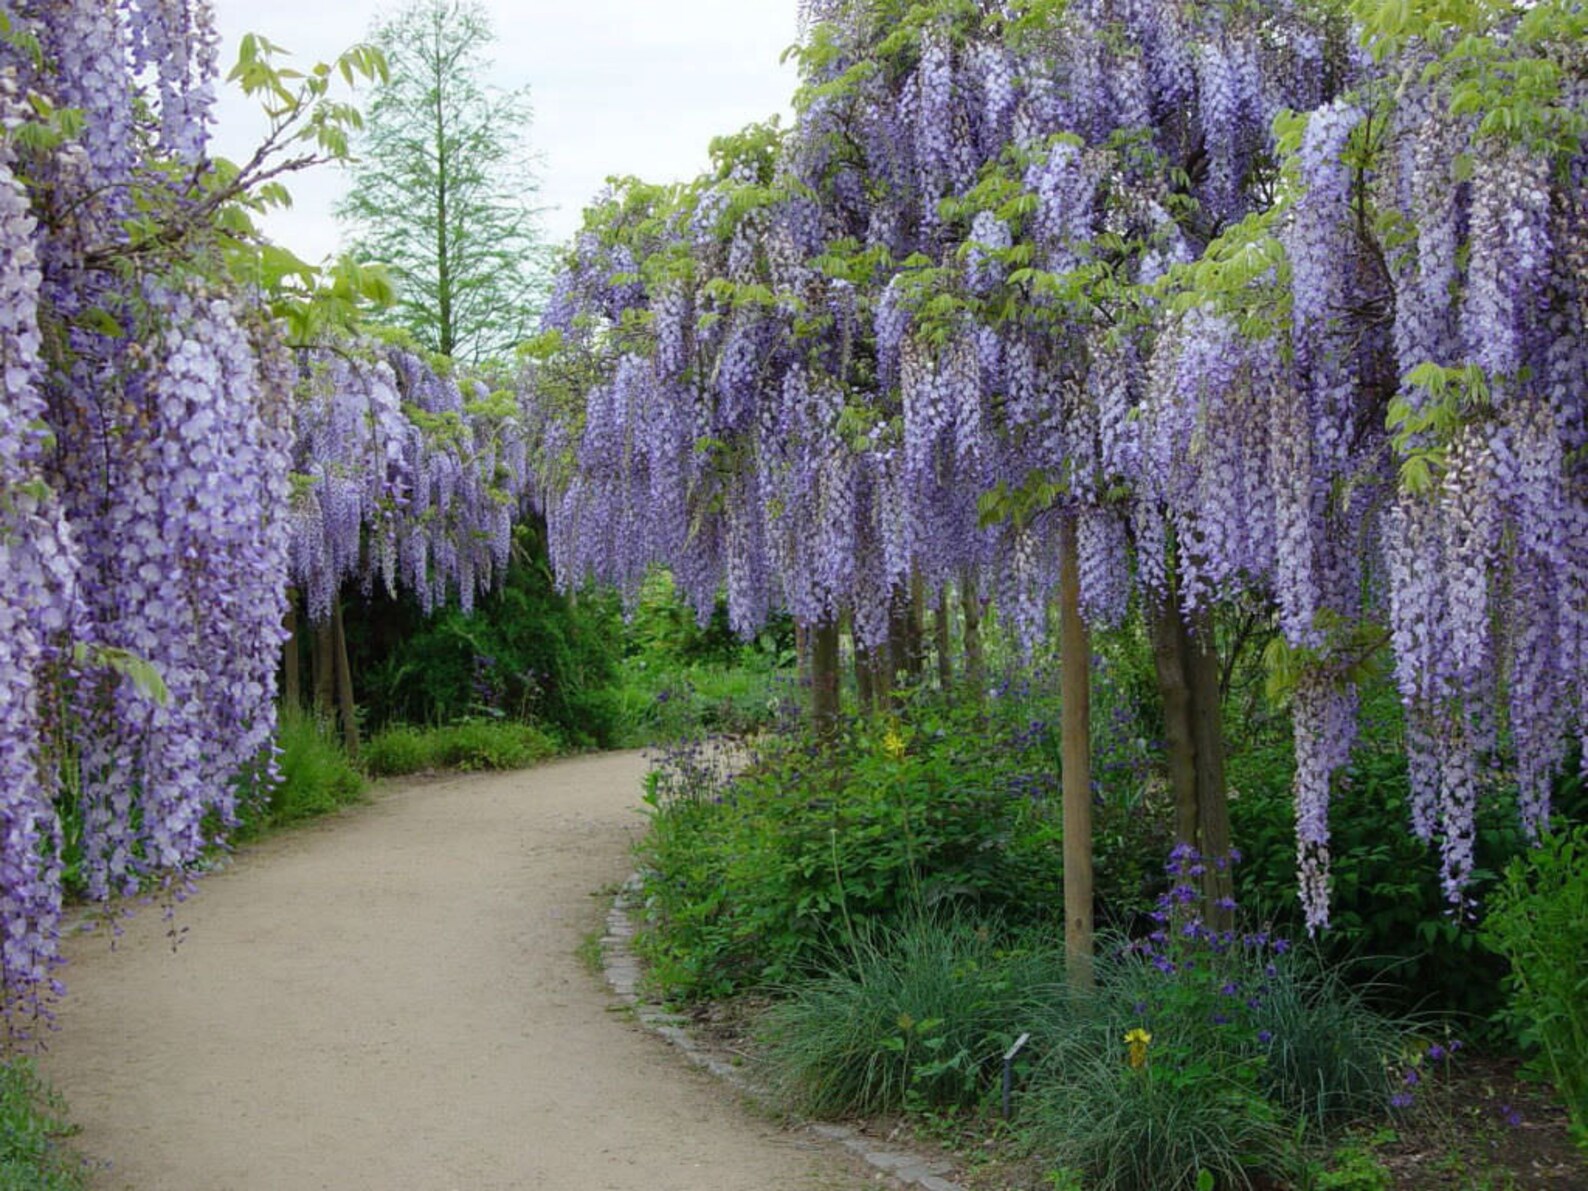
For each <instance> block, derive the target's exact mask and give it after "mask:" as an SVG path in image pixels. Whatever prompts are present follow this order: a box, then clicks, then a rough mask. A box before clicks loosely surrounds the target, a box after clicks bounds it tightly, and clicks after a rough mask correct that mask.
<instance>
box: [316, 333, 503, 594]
mask: <svg viewBox="0 0 1588 1191" xmlns="http://www.w3.org/2000/svg"><path fill="white" fill-rule="evenodd" d="M293 416H294V423H295V431H296V435H295V437H296V443H297V446H296V450H295V453H294V458H293V463H292V469H291V470H292V480H293V487H294V492H293V497H292V502H291V509H292V514H291V521H292V535H291V546H290V551H291V570H290V576H291V582H292V584H293V585H294V586H295V587H297V588H298V589H299V590H301V591H302V592H303V594H304V598H305V600H306V602H307V606H308V612H309V616H310V619H311V620H315V621H323V620H325V619H326V618H327V617H329V616H330V614H331V610H332V607H333V604H334V602H335V600H336V597H337V593H338V592H339V591H340V590H341V588H342V585H343V584H344V583H347V582H350V581H358V582H359V583H361V584H362V585H363V586H364V588H365V590H368V589H369V588H370V586H371V585H373V583H374V582H375V581H376V580H377V579H379V580H380V581H381V582H382V583H383V584H384V586H385V587H386V589H387V590H388V591H390V592H392V593H395V592H396V591H397V590H398V588H399V586H401V587H402V588H404V589H406V590H408V591H411V592H413V593H414V594H415V595H416V596H417V597H418V599H419V602H420V605H421V607H422V608H423V609H424V611H425V612H426V613H429V612H431V611H432V610H434V609H435V608H437V607H439V606H441V605H442V604H444V603H446V601H447V600H448V599H449V598H451V597H452V596H454V595H455V596H456V598H457V600H458V602H459V604H460V605H461V606H462V607H463V608H464V609H465V610H466V611H467V610H468V609H470V608H472V607H473V603H474V597H475V595H476V593H477V592H480V591H484V590H488V589H489V588H490V587H491V586H492V584H493V583H494V582H496V580H497V579H498V578H499V577H500V576H501V575H502V574H503V573H504V572H505V570H506V567H507V564H508V560H509V555H510V552H511V548H512V527H513V523H514V522H515V521H516V520H517V518H518V514H519V511H520V509H521V508H522V507H523V504H524V502H525V500H526V498H527V496H528V492H529V487H530V472H529V443H528V439H527V437H526V434H525V430H524V427H523V419H522V417H521V416H520V411H519V408H518V403H517V401H516V399H512V400H508V401H505V402H504V401H502V400H499V399H492V398H491V397H490V396H489V394H488V393H487V392H486V391H485V389H484V386H483V384H481V382H478V381H475V380H470V379H465V380H464V381H463V382H462V383H461V384H460V382H459V381H458V380H456V379H454V378H452V377H449V376H443V375H441V374H440V373H438V372H437V371H436V369H435V368H434V367H432V366H431V365H430V364H429V363H427V362H426V361H424V360H423V359H421V358H420V357H419V356H417V355H415V354H414V353H413V352H411V351H408V350H406V349H402V348H394V347H393V348H386V347H380V346H377V345H373V344H343V345H338V346H336V347H334V348H332V347H324V348H315V349H312V350H307V351H304V352H302V353H300V358H299V364H298V384H297V387H296V397H295V401H294V404H293Z"/></svg>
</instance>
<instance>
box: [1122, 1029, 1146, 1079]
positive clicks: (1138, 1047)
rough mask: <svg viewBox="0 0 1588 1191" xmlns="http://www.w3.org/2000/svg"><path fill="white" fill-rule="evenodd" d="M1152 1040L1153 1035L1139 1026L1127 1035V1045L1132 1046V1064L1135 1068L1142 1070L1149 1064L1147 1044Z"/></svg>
mask: <svg viewBox="0 0 1588 1191" xmlns="http://www.w3.org/2000/svg"><path fill="white" fill-rule="evenodd" d="M1151 1042H1152V1035H1151V1034H1149V1033H1147V1031H1146V1030H1144V1029H1142V1028H1141V1027H1140V1026H1137V1027H1136V1028H1135V1029H1134V1030H1131V1031H1130V1032H1129V1033H1127V1034H1126V1035H1125V1045H1126V1046H1128V1047H1130V1065H1131V1067H1132V1068H1133V1069H1134V1070H1137V1071H1140V1070H1141V1069H1142V1068H1143V1067H1145V1066H1146V1065H1147V1046H1148V1044H1149V1043H1151Z"/></svg>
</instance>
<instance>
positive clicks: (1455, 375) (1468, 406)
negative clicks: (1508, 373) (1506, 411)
mask: <svg viewBox="0 0 1588 1191" xmlns="http://www.w3.org/2000/svg"><path fill="white" fill-rule="evenodd" d="M1406 385H1407V387H1408V388H1410V389H1412V390H1414V391H1416V392H1418V393H1420V394H1421V395H1422V399H1421V400H1419V401H1413V400H1412V399H1411V398H1410V397H1405V396H1402V397H1397V398H1396V399H1395V400H1394V401H1392V402H1390V407H1389V417H1388V419H1387V424H1388V428H1389V430H1390V433H1391V434H1392V435H1393V441H1394V444H1395V449H1396V451H1397V453H1399V455H1400V456H1401V459H1402V463H1401V485H1402V487H1404V488H1405V489H1406V491H1408V492H1411V493H1414V494H1417V495H1423V494H1426V493H1428V492H1431V491H1432V490H1433V487H1434V485H1435V483H1436V482H1437V480H1438V478H1439V476H1440V475H1441V474H1443V472H1444V468H1445V462H1446V458H1447V455H1448V452H1449V447H1450V444H1451V442H1452V441H1453V440H1454V439H1455V436H1456V433H1457V432H1458V431H1459V430H1460V429H1461V427H1462V426H1464V425H1465V424H1466V423H1467V422H1468V421H1470V420H1471V419H1473V418H1475V417H1477V416H1480V415H1482V414H1484V413H1485V412H1487V411H1488V410H1489V408H1490V390H1489V378H1488V376H1487V375H1486V374H1485V373H1484V371H1483V369H1482V368H1480V367H1478V365H1476V364H1466V365H1463V366H1462V367H1459V368H1446V367H1442V366H1440V365H1438V364H1433V363H1426V364H1420V365H1418V366H1417V367H1416V368H1414V369H1412V370H1411V372H1409V373H1407V375H1406Z"/></svg>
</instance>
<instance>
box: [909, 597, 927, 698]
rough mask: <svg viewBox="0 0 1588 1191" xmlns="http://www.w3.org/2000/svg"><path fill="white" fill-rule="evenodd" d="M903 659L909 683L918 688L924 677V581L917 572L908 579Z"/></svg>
mask: <svg viewBox="0 0 1588 1191" xmlns="http://www.w3.org/2000/svg"><path fill="white" fill-rule="evenodd" d="M905 625H906V628H905V637H904V644H905V658H906V661H907V663H908V665H909V670H910V682H911V684H912V685H914V686H920V685H921V681H922V679H924V678H925V677H926V581H925V580H924V579H922V578H921V572H920V571H917V572H916V573H915V574H914V575H913V576H912V577H911V579H910V609H909V619H908V620H907V621H906V622H905Z"/></svg>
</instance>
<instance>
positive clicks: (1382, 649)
mask: <svg viewBox="0 0 1588 1191" xmlns="http://www.w3.org/2000/svg"><path fill="white" fill-rule="evenodd" d="M1312 627H1313V628H1314V629H1315V630H1317V631H1318V633H1319V641H1318V643H1317V644H1316V645H1311V646H1305V647H1302V646H1296V645H1292V644H1291V643H1290V642H1289V641H1287V640H1286V639H1285V635H1284V634H1283V633H1275V634H1274V636H1273V638H1272V639H1271V640H1270V641H1269V642H1268V644H1267V645H1266V646H1264V647H1263V670H1264V672H1265V678H1264V690H1265V693H1266V694H1267V696H1268V699H1269V701H1270V702H1272V703H1273V705H1274V706H1276V707H1284V706H1287V705H1288V704H1289V703H1290V700H1291V698H1292V696H1293V695H1294V694H1295V692H1296V688H1297V687H1298V686H1299V685H1300V684H1301V683H1302V682H1303V681H1304V680H1306V679H1308V678H1312V677H1315V676H1316V675H1318V674H1319V673H1320V672H1322V671H1325V670H1327V671H1328V672H1329V673H1331V674H1333V675H1334V676H1335V678H1336V679H1337V680H1338V681H1340V682H1342V683H1345V684H1347V685H1351V686H1357V687H1361V686H1365V685H1366V684H1368V683H1370V682H1371V681H1373V680H1374V679H1376V678H1379V677H1380V676H1382V673H1383V671H1384V667H1385V665H1386V662H1387V661H1388V654H1387V652H1386V649H1387V646H1388V645H1389V637H1388V634H1387V633H1386V632H1385V630H1384V627H1383V626H1382V625H1379V624H1374V623H1373V622H1371V621H1364V620H1353V619H1348V618H1346V617H1343V616H1341V615H1340V614H1339V613H1337V612H1332V611H1330V610H1329V609H1327V608H1324V609H1320V610H1319V611H1318V613H1317V615H1316V616H1315V617H1314V619H1313V624H1312Z"/></svg>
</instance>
